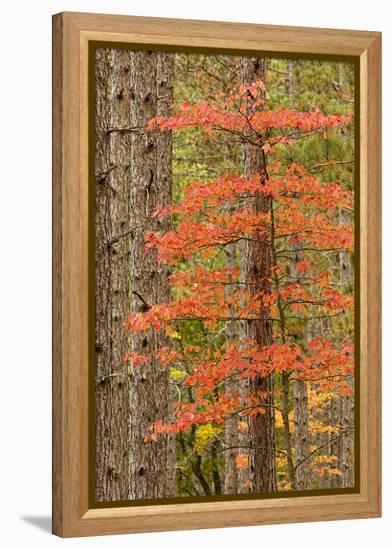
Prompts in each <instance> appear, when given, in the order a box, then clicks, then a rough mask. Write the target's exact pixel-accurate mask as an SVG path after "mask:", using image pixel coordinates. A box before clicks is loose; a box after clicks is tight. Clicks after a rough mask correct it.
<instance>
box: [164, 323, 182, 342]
mask: <svg viewBox="0 0 391 550" xmlns="http://www.w3.org/2000/svg"><path fill="white" fill-rule="evenodd" d="M166 334H167V336H169V337H170V338H174V339H175V340H182V336H181V335H180V334H179V332H177V331H176V330H174V329H173V328H172V327H171V326H170V325H167V326H166Z"/></svg>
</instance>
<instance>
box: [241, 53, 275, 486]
mask: <svg viewBox="0 0 391 550" xmlns="http://www.w3.org/2000/svg"><path fill="white" fill-rule="evenodd" d="M257 78H260V79H261V80H264V79H265V60H264V59H259V58H252V57H243V58H242V59H241V83H242V84H250V83H252V82H254V81H255V80H256V79H257ZM244 154H245V161H244V171H245V176H246V177H247V178H251V177H252V176H253V175H254V174H255V173H260V174H262V173H264V172H265V169H266V166H265V162H264V156H263V154H262V151H261V149H260V148H259V147H256V146H254V145H251V144H248V143H246V144H245V145H244ZM253 209H254V211H255V213H257V212H268V211H269V209H270V199H269V198H268V197H264V196H262V194H261V193H260V194H259V195H257V196H256V197H255V198H254V201H253ZM244 260H245V262H244V263H245V270H246V281H248V282H251V283H254V282H256V284H251V285H248V291H249V293H250V294H251V293H258V292H264V293H265V294H269V293H270V291H271V287H270V278H271V267H272V258H271V249H270V246H269V245H268V244H265V243H263V242H254V241H247V243H246V251H245V259H244ZM260 317H261V318H260V319H259V320H249V321H247V323H246V332H247V337H248V338H250V339H252V340H254V341H255V342H257V344H259V345H260V346H261V347H262V346H268V345H270V344H271V343H272V338H273V333H272V324H271V322H270V321H269V320H268V318H269V310H268V308H263V309H262V311H261V313H260ZM249 392H250V394H252V395H257V394H259V395H260V396H261V398H260V401H261V402H262V403H264V404H265V405H266V407H265V412H264V414H257V415H256V416H250V422H249V439H250V445H251V446H252V450H251V454H250V483H251V490H252V491H254V492H271V491H275V490H276V468H275V440H274V425H275V421H274V409H273V378H272V376H271V375H269V376H256V377H255V378H254V379H252V380H250V382H249Z"/></svg>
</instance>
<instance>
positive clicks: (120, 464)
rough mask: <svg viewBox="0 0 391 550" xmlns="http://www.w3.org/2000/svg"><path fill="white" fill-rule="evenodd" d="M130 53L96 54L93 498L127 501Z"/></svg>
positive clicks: (104, 50)
mask: <svg viewBox="0 0 391 550" xmlns="http://www.w3.org/2000/svg"><path fill="white" fill-rule="evenodd" d="M129 62H130V54H129V52H128V51H127V50H111V49H97V51H96V71H95V84H96V119H95V124H96V126H95V128H96V151H95V152H96V157H95V159H96V160H95V171H96V216H95V227H96V249H95V254H96V263H95V289H96V290H95V301H96V309H95V350H96V379H95V497H96V500H97V501H103V502H107V501H114V500H121V499H127V498H128V487H129V420H128V419H129V379H128V375H127V372H126V368H125V365H124V355H125V353H126V351H127V337H126V334H125V332H124V329H123V323H124V321H125V319H126V317H127V312H128V310H129V283H128V276H127V272H128V252H129V244H128V238H119V236H120V235H121V234H122V233H124V231H125V229H126V227H127V225H128V217H129V212H128V209H129V187H128V180H127V170H128V165H129V149H130V137H129V135H128V134H123V133H120V132H115V131H113V129H114V128H116V127H123V126H128V125H129V117H130V112H129Z"/></svg>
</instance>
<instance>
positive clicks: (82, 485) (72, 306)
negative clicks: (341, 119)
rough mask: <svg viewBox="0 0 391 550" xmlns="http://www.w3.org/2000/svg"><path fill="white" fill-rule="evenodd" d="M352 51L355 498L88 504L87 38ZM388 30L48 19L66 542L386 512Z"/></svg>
mask: <svg viewBox="0 0 391 550" xmlns="http://www.w3.org/2000/svg"><path fill="white" fill-rule="evenodd" d="M90 40H93V41H96V40H99V41H108V42H111V43H112V42H127V43H134V44H136V43H138V44H146V45H148V44H150V45H151V44H157V45H162V46H177V47H183V46H192V47H194V46H199V47H204V48H211V49H212V48H223V49H227V50H230V49H232V50H251V51H260V52H263V53H267V52H273V53H275V52H284V53H287V55H289V53H291V54H293V53H296V54H297V53H303V54H318V55H319V54H320V55H321V54H328V55H349V56H354V57H356V58H357V59H359V67H360V69H359V70H360V76H359V81H360V94H359V95H360V194H359V196H360V212H361V223H360V225H361V227H360V285H359V288H360V310H361V315H360V319H361V321H360V336H361V342H360V411H359V419H360V427H359V430H360V480H361V482H360V490H359V492H358V493H355V494H338V495H324V496H298V497H294V498H270V499H263V500H262V499H259V500H236V501H224V502H197V503H183V504H161V505H153V506H138V507H121V508H120V507H119V508H113V507H107V508H99V509H89V507H88V478H89V472H88V463H89V462H88V414H89V411H88V402H89V401H88V379H87V375H88V369H87V365H88V323H87V317H88V290H89V288H88V285H89V281H88V262H87V259H88V239H87V231H88V207H87V206H88V131H87V130H88V105H87V103H88V102H87V84H88V42H89V41H90ZM380 82H381V34H380V33H377V32H362V31H350V30H346V31H345V30H344V31H342V30H331V29H312V28H299V27H280V26H265V25H253V24H236V23H220V22H211V21H187V20H177V19H154V18H144V17H127V16H118V15H97V14H85V13H61V14H57V15H55V16H54V17H53V533H55V534H56V535H59V536H62V537H72V536H84V535H99V534H102V535H103V534H116V533H134V532H145V531H163V530H176V529H198V528H211V527H229V526H243V525H260V524H267V523H269V524H271V523H287V522H302V521H319V520H333V519H348V518H368V517H378V516H380V514H381V416H380V396H381V392H380V386H381V378H380V374H381V373H380V361H381V357H380V338H381V334H380V331H381V328H380V327H381V317H380V316H381V313H380V312H381V310H380V305H381V295H380V292H381V290H380V288H381V285H380V277H381V266H380V262H381V252H380V243H381V240H380V239H381V237H380V213H381V207H380V200H381V162H380V160H381V153H380V149H381V124H380V117H381V113H380V109H381V90H380Z"/></svg>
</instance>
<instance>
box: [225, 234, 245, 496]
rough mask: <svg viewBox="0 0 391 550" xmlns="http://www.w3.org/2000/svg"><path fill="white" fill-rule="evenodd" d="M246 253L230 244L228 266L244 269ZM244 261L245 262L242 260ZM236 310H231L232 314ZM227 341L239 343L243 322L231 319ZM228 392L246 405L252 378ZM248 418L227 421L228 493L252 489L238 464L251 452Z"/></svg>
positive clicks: (236, 383) (231, 383)
mask: <svg viewBox="0 0 391 550" xmlns="http://www.w3.org/2000/svg"><path fill="white" fill-rule="evenodd" d="M241 252H243V251H242V250H241V247H240V246H239V245H238V244H237V243H235V244H231V245H229V246H227V247H226V255H227V263H226V265H227V268H228V269H230V270H232V269H234V268H238V269H239V272H243V269H242V267H241V266H240V265H239V267H238V265H237V264H238V262H237V259H236V257H237V254H240V253H241ZM240 263H241V262H240ZM239 280H243V275H242V274H241V275H239ZM233 290H234V287H233V286H229V285H228V286H227V287H226V299H227V301H229V298H230V296H231V294H232V293H233ZM231 313H232V314H233V312H231V311H230V314H231ZM225 332H226V341H227V343H231V344H235V343H236V344H238V343H239V342H240V341H241V339H242V338H243V337H244V334H243V333H244V330H243V327H242V326H241V322H240V321H231V322H229V323H228V324H227V328H226V331H225ZM225 389H226V391H234V392H235V393H236V392H237V393H239V395H240V397H241V402H242V405H243V406H245V404H246V398H247V394H248V380H246V379H242V380H228V381H227V382H226V384H225ZM247 430H248V419H247V417H246V416H244V417H242V418H240V417H237V416H234V417H232V418H229V419H228V420H227V421H226V423H225V445H226V447H229V450H228V451H226V452H225V454H224V460H225V461H224V493H225V494H227V495H232V494H233V495H234V494H241V493H246V492H248V471H247V470H246V469H239V468H238V467H237V464H236V457H237V456H238V454H241V455H248V446H249V441H248V431H247Z"/></svg>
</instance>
